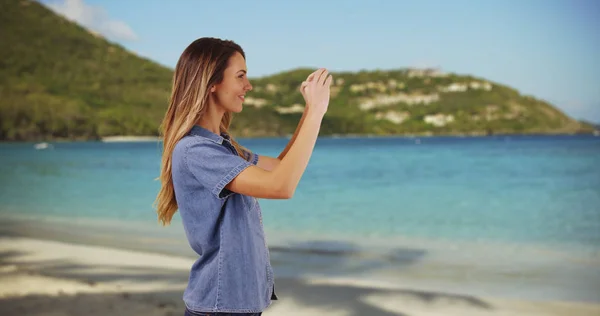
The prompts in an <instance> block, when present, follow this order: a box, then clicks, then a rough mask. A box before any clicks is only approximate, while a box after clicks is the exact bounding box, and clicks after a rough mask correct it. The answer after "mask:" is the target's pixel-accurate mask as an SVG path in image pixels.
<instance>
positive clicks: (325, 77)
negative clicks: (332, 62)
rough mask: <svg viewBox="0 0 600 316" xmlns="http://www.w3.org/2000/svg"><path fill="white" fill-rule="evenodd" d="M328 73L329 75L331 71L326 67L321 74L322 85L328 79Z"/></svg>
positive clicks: (320, 81)
mask: <svg viewBox="0 0 600 316" xmlns="http://www.w3.org/2000/svg"><path fill="white" fill-rule="evenodd" d="M328 75H329V71H327V69H325V71H323V72H322V73H321V75H320V76H319V84H320V85H323V84H325V80H327V76H328Z"/></svg>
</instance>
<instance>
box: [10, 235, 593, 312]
mask: <svg viewBox="0 0 600 316" xmlns="http://www.w3.org/2000/svg"><path fill="white" fill-rule="evenodd" d="M0 251H1V252H2V253H3V254H4V255H3V256H2V259H0V285H2V286H0V302H1V303H0V314H2V315H22V314H28V315H29V314H35V315H56V314H61V315H83V314H86V315H106V314H111V315H178V314H181V313H182V311H183V307H184V306H183V302H182V300H181V295H182V294H183V290H184V288H185V286H186V283H187V275H188V269H189V268H190V267H191V264H192V263H193V259H192V258H187V257H179V256H170V255H161V254H155V253H150V252H144V251H131V250H121V249H115V248H111V247H101V246H89V245H75V244H71V243H65V242H57V241H48V240H40V239H32V238H26V237H6V236H4V237H0ZM276 282H277V293H278V295H279V297H280V300H278V301H274V302H273V304H272V305H271V306H270V307H269V308H267V310H266V311H265V312H264V313H263V314H264V315H267V316H269V315H308V314H328V315H329V314H331V315H390V314H391V315H450V316H452V315H456V316H458V315H467V316H469V315H473V316H475V315H569V316H576V315H598V314H599V313H600V304H598V303H580V302H568V301H558V300H554V301H537V300H518V299H505V298H497V297H493V296H487V295H485V296H472V295H464V294H457V293H451V292H443V291H438V290H433V289H430V290H427V289H425V290H424V289H417V288H415V287H410V286H407V284H394V283H390V282H375V281H365V280H356V279H354V278H341V277H311V276H306V277H303V278H284V277H280V278H278V280H277V281H276ZM40 306H44V308H43V309H42V310H43V311H44V312H42V311H41V310H40Z"/></svg>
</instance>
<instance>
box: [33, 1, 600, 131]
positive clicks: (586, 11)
mask: <svg viewBox="0 0 600 316" xmlns="http://www.w3.org/2000/svg"><path fill="white" fill-rule="evenodd" d="M40 2H42V3H43V4H45V5H47V6H48V7H50V8H51V9H53V10H54V11H56V12H58V13H60V14H62V15H64V16H66V17H68V18H70V19H71V20H73V21H76V22H78V23H79V24H81V25H83V26H85V27H87V28H89V29H92V30H94V31H96V32H99V33H101V34H103V35H104V36H105V37H106V38H107V39H108V40H110V41H112V42H116V43H118V44H120V45H122V46H123V47H125V48H126V49H128V50H130V51H133V52H135V53H136V54H138V55H141V56H144V57H147V58H149V59H152V60H154V61H156V62H158V63H159V64H162V65H165V66H167V67H170V68H174V67H175V64H176V63H177V60H178V58H179V56H180V54H181V53H182V52H183V50H184V49H185V48H186V47H187V45H189V44H190V43H191V42H192V41H194V40H195V39H197V38H199V37H218V38H222V39H229V40H233V41H235V42H236V43H238V44H240V45H241V46H242V48H243V49H244V51H245V53H246V64H247V66H248V75H249V77H251V78H253V77H254V78H255V77H261V76H265V75H270V74H275V73H278V72H282V71H287V70H291V69H295V68H298V67H310V68H318V67H325V68H327V69H328V70H330V71H333V72H335V71H360V70H377V69H380V70H387V69H399V68H405V67H433V68H438V69H440V70H442V71H445V72H452V73H457V74H468V75H473V76H476V77H481V78H485V79H487V80H491V81H492V82H497V83H500V84H505V85H508V86H511V87H513V88H515V89H517V90H518V91H519V92H521V93H522V94H525V95H531V96H534V97H536V98H539V99H542V100H545V101H548V102H550V103H552V104H553V105H555V106H557V107H558V108H559V109H561V110H562V111H563V112H565V113H566V114H567V115H569V116H571V117H573V118H575V119H584V120H588V121H592V122H596V123H600V1H597V0H562V1H558V0H501V1H500V0H499V1H491V0H470V1H465V0H437V1H434V0H420V1H402V0H364V1H355V0H302V1H297V0H281V1H267V0H252V1H241V0H220V1H216V0H143V1H130V0H128V1H124V0H40Z"/></svg>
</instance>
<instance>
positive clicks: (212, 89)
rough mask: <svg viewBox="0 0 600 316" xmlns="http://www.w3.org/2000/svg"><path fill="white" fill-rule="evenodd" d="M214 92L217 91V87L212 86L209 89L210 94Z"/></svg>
mask: <svg viewBox="0 0 600 316" xmlns="http://www.w3.org/2000/svg"><path fill="white" fill-rule="evenodd" d="M215 91H217V86H216V85H213V86H212V87H210V92H211V93H214V92H215Z"/></svg>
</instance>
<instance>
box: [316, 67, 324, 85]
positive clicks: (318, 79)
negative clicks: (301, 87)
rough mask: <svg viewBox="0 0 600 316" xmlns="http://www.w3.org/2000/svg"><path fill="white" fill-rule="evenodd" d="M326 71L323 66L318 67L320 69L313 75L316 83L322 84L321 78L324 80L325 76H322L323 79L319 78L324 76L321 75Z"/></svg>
mask: <svg viewBox="0 0 600 316" xmlns="http://www.w3.org/2000/svg"><path fill="white" fill-rule="evenodd" d="M326 72H327V69H325V68H320V69H319V70H318V71H317V73H316V74H315V77H316V79H317V80H315V81H316V82H317V83H321V84H322V83H323V80H325V78H323V79H321V78H322V77H324V76H323V73H326Z"/></svg>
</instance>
